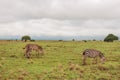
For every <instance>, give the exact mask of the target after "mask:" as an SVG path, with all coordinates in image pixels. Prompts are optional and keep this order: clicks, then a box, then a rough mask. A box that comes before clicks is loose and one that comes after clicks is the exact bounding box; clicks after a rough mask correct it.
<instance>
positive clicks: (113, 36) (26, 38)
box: [21, 34, 119, 42]
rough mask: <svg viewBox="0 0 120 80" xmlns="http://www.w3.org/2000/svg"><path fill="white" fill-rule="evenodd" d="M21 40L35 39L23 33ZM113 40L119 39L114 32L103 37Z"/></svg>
mask: <svg viewBox="0 0 120 80" xmlns="http://www.w3.org/2000/svg"><path fill="white" fill-rule="evenodd" d="M21 40H22V41H25V42H26V41H28V40H29V41H35V40H33V39H31V37H30V36H28V35H25V36H22V38H21ZM114 40H119V37H118V36H116V35H114V34H108V35H107V36H106V37H105V38H104V41H105V42H113V41H114ZM72 41H75V39H72Z"/></svg>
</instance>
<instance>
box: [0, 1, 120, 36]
mask: <svg viewBox="0 0 120 80" xmlns="http://www.w3.org/2000/svg"><path fill="white" fill-rule="evenodd" d="M119 14H120V0H0V36H11V35H12V36H16V35H17V36H22V35H27V34H28V35H32V36H43V35H44V36H104V35H106V34H108V33H115V34H118V35H119V32H120V28H119V26H120V23H119V21H120V15H119Z"/></svg>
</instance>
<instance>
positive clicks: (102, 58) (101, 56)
mask: <svg viewBox="0 0 120 80" xmlns="http://www.w3.org/2000/svg"><path fill="white" fill-rule="evenodd" d="M99 57H100V58H101V62H102V63H104V61H105V60H106V58H105V56H104V55H103V53H100V54H99Z"/></svg>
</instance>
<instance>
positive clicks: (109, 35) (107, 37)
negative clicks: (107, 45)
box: [104, 34, 118, 42]
mask: <svg viewBox="0 0 120 80" xmlns="http://www.w3.org/2000/svg"><path fill="white" fill-rule="evenodd" d="M114 40H118V37H117V36H115V35H114V34H108V36H106V37H105V39H104V41H105V42H113V41H114Z"/></svg>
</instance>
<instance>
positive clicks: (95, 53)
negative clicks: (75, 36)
mask: <svg viewBox="0 0 120 80" xmlns="http://www.w3.org/2000/svg"><path fill="white" fill-rule="evenodd" d="M87 57H90V58H94V61H95V63H97V57H100V59H101V63H104V61H105V57H104V55H103V53H101V52H100V51H98V50H95V49H86V50H85V51H84V52H83V64H86V58H87Z"/></svg>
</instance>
